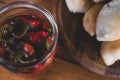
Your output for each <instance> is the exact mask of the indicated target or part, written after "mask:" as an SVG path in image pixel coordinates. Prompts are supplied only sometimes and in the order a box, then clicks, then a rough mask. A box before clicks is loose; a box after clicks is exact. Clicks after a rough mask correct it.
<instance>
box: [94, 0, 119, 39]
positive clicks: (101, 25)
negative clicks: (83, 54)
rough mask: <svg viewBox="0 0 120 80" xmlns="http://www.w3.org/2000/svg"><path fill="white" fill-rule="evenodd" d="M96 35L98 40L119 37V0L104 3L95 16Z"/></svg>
mask: <svg viewBox="0 0 120 80" xmlns="http://www.w3.org/2000/svg"><path fill="white" fill-rule="evenodd" d="M96 35H97V40H98V41H115V40H118V39H120V0H113V1H111V2H109V3H108V4H106V5H105V6H104V7H103V8H102V10H101V11H100V13H99V15H98V18H97V27H96Z"/></svg>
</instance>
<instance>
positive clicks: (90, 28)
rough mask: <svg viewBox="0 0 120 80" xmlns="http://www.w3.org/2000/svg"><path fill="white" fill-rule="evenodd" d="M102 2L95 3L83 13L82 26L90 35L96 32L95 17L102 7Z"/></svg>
mask: <svg viewBox="0 0 120 80" xmlns="http://www.w3.org/2000/svg"><path fill="white" fill-rule="evenodd" d="M103 5H104V3H97V4H95V5H94V6H93V7H92V8H90V9H89V10H88V11H87V12H86V13H85V15H84V18H83V26H84V29H85V30H86V31H87V32H88V33H89V34H90V35H91V36H93V35H95V33H96V31H95V30H96V19H97V16H98V14H99V12H100V10H101V9H102V7H103Z"/></svg>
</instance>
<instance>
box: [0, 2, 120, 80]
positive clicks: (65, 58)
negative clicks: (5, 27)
mask: <svg viewBox="0 0 120 80" xmlns="http://www.w3.org/2000/svg"><path fill="white" fill-rule="evenodd" d="M5 1H8V0H5ZM10 1H15V0H10ZM28 1H32V2H36V3H38V4H41V5H43V6H44V7H46V8H47V9H48V10H50V11H51V12H52V9H53V8H52V6H53V1H54V0H28ZM0 80H120V79H110V78H106V77H103V76H100V75H97V74H95V73H93V72H90V71H89V70H87V69H85V68H84V67H83V66H81V65H79V64H77V62H76V61H74V59H73V58H72V57H71V56H70V54H69V53H68V52H67V51H66V49H65V48H64V47H63V44H62V43H61V42H60V43H59V44H58V51H57V54H56V56H55V58H54V61H53V64H52V65H51V66H50V67H49V68H48V69H47V70H46V71H45V72H44V73H42V74H40V75H38V76H35V77H30V78H24V77H20V76H17V75H15V74H13V73H11V72H9V71H7V70H6V69H4V68H3V67H1V66H0Z"/></svg>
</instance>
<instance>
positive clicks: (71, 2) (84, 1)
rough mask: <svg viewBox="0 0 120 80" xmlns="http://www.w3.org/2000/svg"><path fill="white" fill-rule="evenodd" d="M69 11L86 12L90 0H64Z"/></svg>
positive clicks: (90, 4) (90, 3) (91, 2)
mask: <svg viewBox="0 0 120 80" xmlns="http://www.w3.org/2000/svg"><path fill="white" fill-rule="evenodd" d="M65 2H66V4H67V7H68V9H69V11H71V12H73V13H83V12H86V11H87V10H88V9H89V8H90V7H91V6H92V5H93V1H92V0H65Z"/></svg>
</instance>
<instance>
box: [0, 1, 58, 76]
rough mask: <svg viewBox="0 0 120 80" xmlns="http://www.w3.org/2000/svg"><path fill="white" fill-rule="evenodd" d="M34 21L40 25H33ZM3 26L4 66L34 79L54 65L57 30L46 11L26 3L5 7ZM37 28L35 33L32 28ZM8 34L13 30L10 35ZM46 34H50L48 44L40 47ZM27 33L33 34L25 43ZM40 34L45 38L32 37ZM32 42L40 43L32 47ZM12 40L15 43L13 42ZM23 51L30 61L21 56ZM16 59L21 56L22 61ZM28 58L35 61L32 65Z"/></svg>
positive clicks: (0, 59) (1, 11)
mask: <svg viewBox="0 0 120 80" xmlns="http://www.w3.org/2000/svg"><path fill="white" fill-rule="evenodd" d="M34 20H36V21H38V23H37V22H36V21H35V22H34ZM19 21H22V22H19ZM23 24H29V26H31V25H32V28H29V29H27V27H25V26H23ZM0 25H1V27H0V32H1V33H0V48H1V50H2V52H1V51H0V63H1V66H3V67H4V68H6V69H8V70H10V71H12V72H14V73H16V74H18V75H20V76H32V75H34V74H39V73H41V72H42V71H43V70H44V69H45V68H46V67H47V66H48V65H49V64H50V63H51V62H52V60H53V57H54V55H55V52H56V45H57V39H58V28H57V24H56V22H55V20H54V18H53V16H52V15H51V13H50V12H49V11H47V10H46V9H45V8H43V7H41V6H40V5H37V4H34V3H31V2H25V1H22V2H13V3H9V4H5V5H4V6H2V7H1V8H0ZM5 25H8V28H6V27H5ZM11 25H14V26H11ZM36 25H37V26H39V28H37V29H35V30H33V27H34V26H36ZM21 26H23V27H21ZM24 28H25V29H24ZM19 29H20V30H19ZM22 29H23V30H22ZM26 29H27V30H26ZM7 30H8V31H7ZM9 30H11V32H10V31H9ZM6 31H7V32H6ZM19 31H21V32H19ZM22 31H23V32H22ZM45 32H47V34H48V33H50V34H49V36H47V38H45V39H44V40H45V41H43V43H40V41H41V40H43V37H44V35H45V34H44V33H45ZM27 33H30V34H29V36H27V38H25V40H24V38H23V37H26V35H27ZM37 33H41V34H40V35H42V38H41V36H40V35H39V36H35V37H33V36H34V35H37ZM13 34H14V35H13ZM16 35H17V36H16ZM15 36H16V37H15ZM20 36H21V37H20ZM3 37H4V38H3ZM36 37H37V38H36ZM2 39H4V40H2ZM27 39H29V40H27ZM32 39H34V40H36V39H37V41H38V42H37V43H34V42H33V43H32V42H31V41H30V40H32ZM40 39H41V40H40ZM11 40H12V42H10V41H11ZM19 43H21V44H19ZM18 46H22V47H23V48H18V49H17V47H18ZM36 46H37V47H36ZM3 47H4V49H3ZM43 47H44V48H43ZM46 47H47V49H46ZM36 48H37V49H36ZM31 49H32V50H31ZM21 51H23V52H24V53H26V54H27V53H28V54H27V58H25V56H24V55H22V52H21ZM30 51H32V52H30ZM3 53H4V54H3ZM12 53H13V54H12ZM19 54H20V55H21V56H20V55H19ZM11 55H12V60H11ZM16 55H19V56H20V57H19V59H17V58H16ZM33 55H34V57H33ZM17 57H18V56H17ZM29 57H30V59H31V57H32V58H34V59H33V61H31V62H30V61H27V60H28V58H29ZM30 59H29V60H30Z"/></svg>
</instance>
